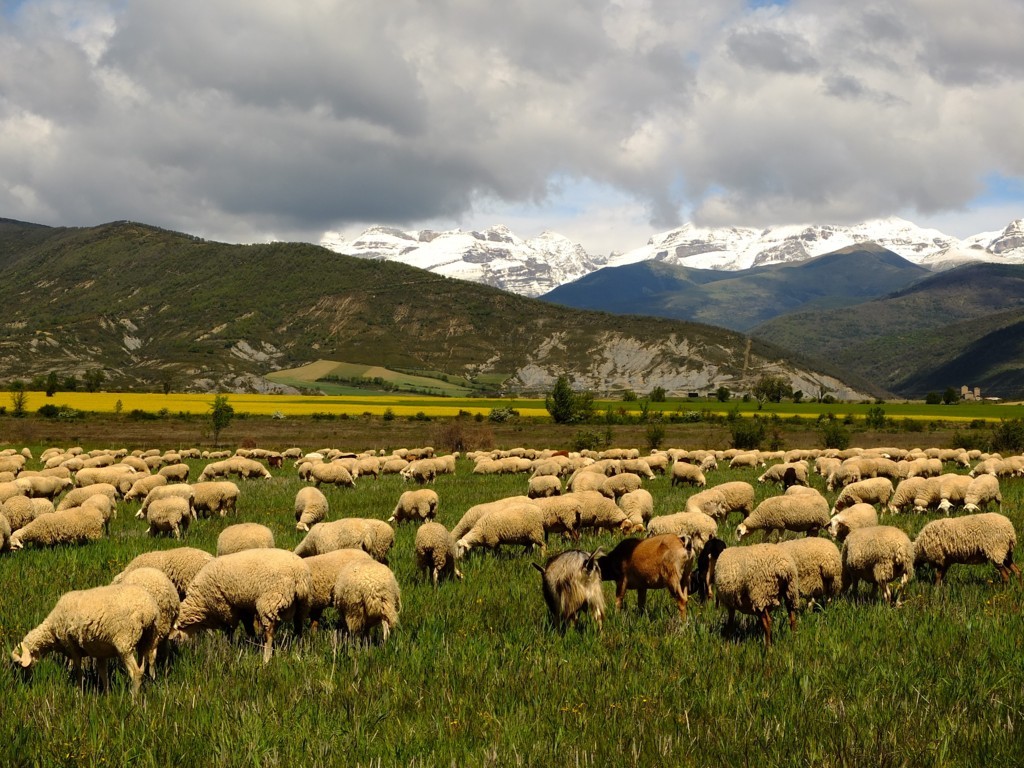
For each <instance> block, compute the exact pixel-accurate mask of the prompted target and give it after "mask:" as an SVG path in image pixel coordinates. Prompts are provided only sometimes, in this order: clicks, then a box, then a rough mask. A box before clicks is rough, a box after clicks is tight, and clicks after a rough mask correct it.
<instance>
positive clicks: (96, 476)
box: [75, 464, 140, 488]
mask: <svg viewBox="0 0 1024 768" xmlns="http://www.w3.org/2000/svg"><path fill="white" fill-rule="evenodd" d="M139 474H140V473H138V472H136V471H135V469H134V468H133V467H129V466H128V465H127V464H115V465H114V466H112V467H86V468H85V469H80V470H78V472H77V473H76V474H75V485H77V486H78V487H82V486H83V485H92V484H94V483H109V484H110V485H112V486H114V487H115V488H117V487H119V484H120V481H121V479H122V478H123V477H124V476H125V475H139ZM137 479H138V478H137V477H133V478H132V480H137ZM129 487H130V486H129Z"/></svg>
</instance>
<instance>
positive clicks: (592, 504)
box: [563, 491, 632, 533]
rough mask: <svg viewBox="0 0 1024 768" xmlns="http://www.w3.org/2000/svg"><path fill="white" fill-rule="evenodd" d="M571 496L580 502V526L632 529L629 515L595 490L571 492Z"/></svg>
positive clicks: (627, 531) (625, 531)
mask: <svg viewBox="0 0 1024 768" xmlns="http://www.w3.org/2000/svg"><path fill="white" fill-rule="evenodd" d="M571 496H572V497H573V498H574V499H578V500H579V502H580V528H601V529H604V530H606V531H619V532H620V533H629V531H630V530H632V523H631V522H630V520H629V516H628V515H626V513H625V512H623V511H622V510H621V509H620V508H619V507H618V505H616V504H615V502H614V501H612V500H611V499H609V498H608V497H607V496H605V495H603V494H601V493H598V492H597V491H581V492H579V493H577V492H573V493H572V494H571ZM563 498H565V497H563Z"/></svg>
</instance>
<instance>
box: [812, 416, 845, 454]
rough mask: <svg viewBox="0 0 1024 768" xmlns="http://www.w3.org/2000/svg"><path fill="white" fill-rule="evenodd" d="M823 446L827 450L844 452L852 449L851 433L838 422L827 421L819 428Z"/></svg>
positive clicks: (833, 420)
mask: <svg viewBox="0 0 1024 768" xmlns="http://www.w3.org/2000/svg"><path fill="white" fill-rule="evenodd" d="M818 432H819V433H820V435H821V444H822V446H823V447H825V448H835V449H836V450H840V451H841V450H843V449H845V448H849V447H850V431H849V430H848V429H847V428H846V427H844V426H843V425H842V424H840V423H839V422H838V421H837V420H835V419H834V418H833V419H825V420H824V421H823V422H822V423H821V426H819V427H818Z"/></svg>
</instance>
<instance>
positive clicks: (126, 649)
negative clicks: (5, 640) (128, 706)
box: [11, 584, 160, 697]
mask: <svg viewBox="0 0 1024 768" xmlns="http://www.w3.org/2000/svg"><path fill="white" fill-rule="evenodd" d="M159 615H160V609H159V606H158V605H157V604H156V601H155V600H154V599H153V597H152V596H151V595H150V594H149V592H147V591H146V590H145V589H142V588H141V587H135V586H128V585H124V584H116V585H111V586H106V587H94V588H93V589H83V590H76V591H73V592H67V593H65V594H64V595H62V596H61V597H60V599H59V600H57V604H56V605H55V606H54V607H53V610H52V611H50V613H49V614H48V615H47V617H46V618H45V619H43V621H42V623H41V624H39V626H37V627H36V628H35V629H33V630H32V631H31V632H29V633H28V634H27V635H25V638H24V639H23V640H22V641H21V643H20V644H19V645H18V648H17V649H15V650H14V651H13V652H12V653H11V659H12V661H14V663H15V664H18V665H19V666H20V667H22V668H23V669H28V668H29V667H31V666H32V665H33V664H34V663H35V662H36V661H37V660H38V659H41V658H43V657H44V656H46V655H47V654H49V653H52V652H53V651H57V652H59V653H62V654H64V655H65V656H67V657H68V658H69V659H70V660H71V664H72V668H73V670H74V675H75V679H76V681H77V682H78V685H79V687H81V685H82V659H83V658H84V657H86V656H88V657H91V658H95V659H96V660H97V661H98V662H99V675H100V684H101V686H102V687H103V688H104V689H106V688H109V685H110V680H109V676H108V667H107V662H108V660H109V659H110V658H111V657H117V658H120V659H121V663H122V664H124V667H125V670H127V672H128V676H129V677H130V678H131V681H132V696H133V697H134V696H135V695H136V694H137V693H138V691H139V688H140V687H141V685H142V668H141V667H140V666H139V663H138V661H137V660H136V657H137V656H143V657H144V658H145V657H148V656H149V655H150V654H151V653H152V647H153V646H154V645H155V644H156V641H157V622H158V621H159Z"/></svg>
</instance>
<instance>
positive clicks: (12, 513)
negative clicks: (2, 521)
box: [0, 496, 39, 532]
mask: <svg viewBox="0 0 1024 768" xmlns="http://www.w3.org/2000/svg"><path fill="white" fill-rule="evenodd" d="M0 514H3V516H4V517H5V518H7V523H8V524H9V525H10V526H11V531H12V532H13V531H16V530H18V529H19V528H24V527H25V526H26V525H28V524H29V523H31V522H32V521H33V520H35V519H36V518H37V517H38V516H39V515H38V510H37V509H36V506H35V504H34V503H33V502H32V499H30V498H29V497H28V496H11V498H9V499H7V500H6V501H5V502H4V503H3V504H2V505H0Z"/></svg>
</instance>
